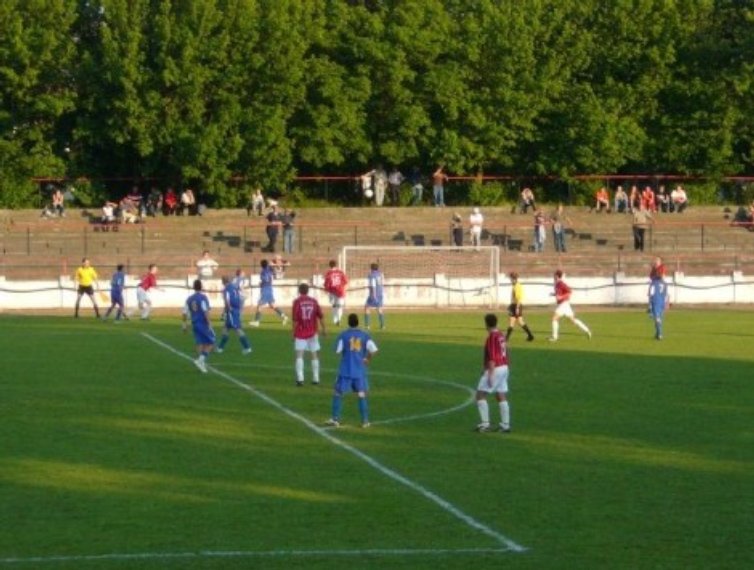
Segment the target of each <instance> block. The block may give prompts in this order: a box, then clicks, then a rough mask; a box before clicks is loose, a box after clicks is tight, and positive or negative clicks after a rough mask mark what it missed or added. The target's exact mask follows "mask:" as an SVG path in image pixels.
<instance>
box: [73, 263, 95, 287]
mask: <svg viewBox="0 0 754 570" xmlns="http://www.w3.org/2000/svg"><path fill="white" fill-rule="evenodd" d="M96 280H97V272H96V271H95V270H94V267H84V266H83V265H82V266H81V267H79V268H78V269H77V270H76V282H77V283H78V284H79V285H81V286H82V287H89V286H91V285H92V283H94V282H95V281H96Z"/></svg>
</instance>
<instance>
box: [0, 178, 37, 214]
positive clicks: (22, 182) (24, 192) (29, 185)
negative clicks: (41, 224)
mask: <svg viewBox="0 0 754 570" xmlns="http://www.w3.org/2000/svg"><path fill="white" fill-rule="evenodd" d="M41 202H42V200H41V199H40V192H39V185H38V184H37V183H35V182H33V181H31V180H29V179H28V178H16V177H12V176H7V177H4V176H0V207H3V208H8V209H17V208H40V207H41V206H42V204H41Z"/></svg>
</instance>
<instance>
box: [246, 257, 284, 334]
mask: <svg viewBox="0 0 754 570" xmlns="http://www.w3.org/2000/svg"><path fill="white" fill-rule="evenodd" d="M260 265H261V267H262V270H261V271H260V272H259V300H258V301H257V312H256V315H254V320H253V321H251V322H250V323H249V324H250V325H251V326H252V327H258V326H259V323H260V322H261V320H262V307H264V306H268V307H269V308H270V309H272V310H273V311H275V312H276V313H277V314H278V316H279V317H280V318H281V319H282V320H283V324H285V323H287V322H288V317H287V316H286V315H285V313H283V311H281V310H280V309H278V308H277V307H276V306H275V290H274V289H273V286H272V282H273V281H274V280H275V272H274V271H273V269H272V267H270V262H269V261H267V260H266V259H263V260H262V262H261V263H260Z"/></svg>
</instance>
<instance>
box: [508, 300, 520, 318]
mask: <svg viewBox="0 0 754 570" xmlns="http://www.w3.org/2000/svg"><path fill="white" fill-rule="evenodd" d="M508 316H509V317H514V318H515V317H523V316H524V306H523V305H516V304H515V303H511V304H510V305H508Z"/></svg>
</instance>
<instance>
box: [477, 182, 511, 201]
mask: <svg viewBox="0 0 754 570" xmlns="http://www.w3.org/2000/svg"><path fill="white" fill-rule="evenodd" d="M509 191H510V187H509V186H508V185H506V184H503V183H501V182H487V183H484V182H482V183H480V182H474V183H473V184H472V185H471V189H470V190H469V201H470V202H471V203H472V204H474V205H475V206H504V205H506V204H507V205H510V204H511V199H510V197H509V195H508V194H509Z"/></svg>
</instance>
